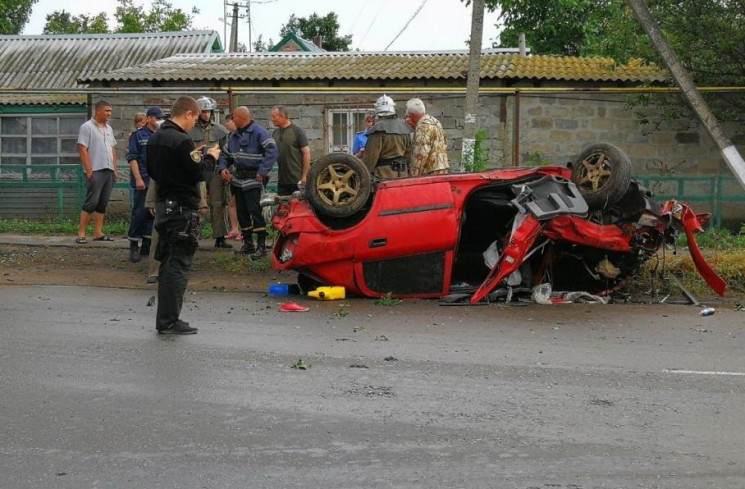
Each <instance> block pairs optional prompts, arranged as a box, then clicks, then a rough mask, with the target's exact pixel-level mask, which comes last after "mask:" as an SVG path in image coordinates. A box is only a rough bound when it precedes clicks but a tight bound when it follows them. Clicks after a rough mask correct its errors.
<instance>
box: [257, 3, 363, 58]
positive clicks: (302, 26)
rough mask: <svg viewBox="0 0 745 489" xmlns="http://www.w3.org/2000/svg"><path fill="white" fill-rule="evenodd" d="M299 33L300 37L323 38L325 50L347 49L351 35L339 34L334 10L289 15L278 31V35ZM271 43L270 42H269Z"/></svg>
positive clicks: (308, 38)
mask: <svg viewBox="0 0 745 489" xmlns="http://www.w3.org/2000/svg"><path fill="white" fill-rule="evenodd" d="M297 33H300V37H302V38H303V39H307V40H309V41H312V40H313V38H314V37H316V36H321V37H322V38H323V49H325V50H326V51H349V45H350V44H352V35H351V34H348V35H346V36H339V19H338V17H337V15H336V14H335V13H334V12H331V13H329V14H327V15H326V16H325V17H320V16H319V15H318V14H316V13H313V14H312V15H311V16H310V17H307V18H306V17H296V16H295V14H292V15H290V18H289V20H288V21H287V23H286V24H284V25H283V26H282V29H280V31H279V35H280V37H284V36H286V35H287V34H297ZM270 43H271V42H270Z"/></svg>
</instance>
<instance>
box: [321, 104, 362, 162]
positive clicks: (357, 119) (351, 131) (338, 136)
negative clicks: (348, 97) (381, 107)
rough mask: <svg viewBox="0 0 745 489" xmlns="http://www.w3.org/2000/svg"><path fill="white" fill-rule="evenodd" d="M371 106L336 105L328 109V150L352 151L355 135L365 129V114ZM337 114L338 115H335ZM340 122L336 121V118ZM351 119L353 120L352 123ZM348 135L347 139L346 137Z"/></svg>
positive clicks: (337, 151)
mask: <svg viewBox="0 0 745 489" xmlns="http://www.w3.org/2000/svg"><path fill="white" fill-rule="evenodd" d="M368 110H370V108H369V107H334V108H328V109H326V127H327V128H328V131H327V132H326V134H327V137H326V142H325V146H326V152H327V153H351V152H352V145H353V144H354V135H355V133H356V132H358V131H362V130H363V129H365V114H366V113H367V111H368ZM335 116H336V117H335ZM335 118H336V120H337V121H338V123H335V120H334V119H335ZM350 121H352V122H351V123H350ZM345 137H346V141H345V140H344V138H345Z"/></svg>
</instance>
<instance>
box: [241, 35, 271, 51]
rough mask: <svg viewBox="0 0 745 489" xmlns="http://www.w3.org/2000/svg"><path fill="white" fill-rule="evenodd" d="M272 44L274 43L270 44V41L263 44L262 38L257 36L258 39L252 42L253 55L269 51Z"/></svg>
mask: <svg viewBox="0 0 745 489" xmlns="http://www.w3.org/2000/svg"><path fill="white" fill-rule="evenodd" d="M273 44H274V43H272V40H271V39H269V42H268V43H266V42H264V36H263V35H262V34H259V38H258V39H256V40H255V41H254V43H253V44H252V46H251V47H252V48H253V51H254V52H255V53H263V52H266V51H269V48H270V47H272V45H273ZM244 52H245V50H244Z"/></svg>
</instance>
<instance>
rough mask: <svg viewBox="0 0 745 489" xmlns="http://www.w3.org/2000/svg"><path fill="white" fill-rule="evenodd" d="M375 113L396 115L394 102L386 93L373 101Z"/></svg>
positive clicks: (378, 114)
mask: <svg viewBox="0 0 745 489" xmlns="http://www.w3.org/2000/svg"><path fill="white" fill-rule="evenodd" d="M375 115H377V116H387V115H396V102H394V101H393V99H392V98H391V97H389V96H388V95H383V96H382V97H380V98H379V99H378V100H376V101H375Z"/></svg>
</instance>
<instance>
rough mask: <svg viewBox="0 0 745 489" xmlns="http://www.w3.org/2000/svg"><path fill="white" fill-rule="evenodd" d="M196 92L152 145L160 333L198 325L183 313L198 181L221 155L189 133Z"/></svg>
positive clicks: (195, 238)
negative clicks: (158, 271)
mask: <svg viewBox="0 0 745 489" xmlns="http://www.w3.org/2000/svg"><path fill="white" fill-rule="evenodd" d="M199 113H200V111H199V106H198V105H197V102H196V100H194V99H193V98H191V97H180V98H179V99H178V100H176V102H175V103H174V104H173V107H171V119H170V120H168V121H166V122H164V123H163V124H162V125H161V127H160V129H159V130H158V131H157V132H156V133H155V134H153V136H152V137H151V138H150V141H149V142H148V145H147V171H148V173H149V174H150V176H151V177H152V178H153V179H154V180H155V181H157V182H158V190H157V195H156V197H155V224H154V226H155V229H156V230H157V231H158V235H159V240H158V245H157V248H156V250H155V258H156V259H157V260H159V261H160V262H161V265H160V274H159V278H158V312H157V315H156V319H155V329H156V330H157V331H158V333H161V334H194V333H196V332H197V328H193V327H191V326H189V323H187V322H186V321H183V320H182V319H181V318H180V315H181V307H182V305H183V301H184V293H185V292H186V287H187V285H188V284H189V271H190V269H191V263H192V259H193V257H194V252H195V251H196V249H197V246H198V242H199V223H198V221H199V215H198V207H199V199H200V195H199V182H201V181H203V180H204V175H205V172H206V171H211V170H213V169H214V167H215V165H216V164H217V160H218V158H219V157H220V150H219V148H217V147H210V148H207V149H206V151H205V152H204V153H203V150H204V148H203V147H200V148H196V147H195V144H194V140H193V139H192V138H191V137H190V136H189V131H191V130H192V128H193V127H194V125H195V124H196V122H197V119H198V118H199Z"/></svg>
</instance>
